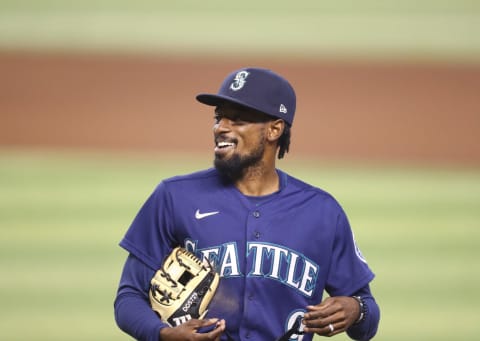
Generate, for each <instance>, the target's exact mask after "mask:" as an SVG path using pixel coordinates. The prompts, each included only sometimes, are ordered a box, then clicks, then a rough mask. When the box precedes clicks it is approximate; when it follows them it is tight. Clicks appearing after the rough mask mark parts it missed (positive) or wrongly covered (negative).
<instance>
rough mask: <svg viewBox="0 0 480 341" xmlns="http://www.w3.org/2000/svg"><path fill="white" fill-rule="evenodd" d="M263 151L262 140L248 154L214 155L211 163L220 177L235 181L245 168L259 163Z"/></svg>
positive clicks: (243, 173)
mask: <svg viewBox="0 0 480 341" xmlns="http://www.w3.org/2000/svg"><path fill="white" fill-rule="evenodd" d="M264 151H265V143H264V142H262V143H260V144H259V146H258V147H257V149H255V150H253V151H252V152H251V153H250V154H248V155H244V156H241V155H238V154H234V155H233V156H232V157H230V158H224V157H221V156H220V157H219V156H218V155H215V160H214V162H213V164H214V166H215V168H216V169H217V171H218V172H219V173H220V175H222V177H224V178H226V179H227V180H230V181H232V182H236V181H237V180H240V179H241V178H242V177H243V176H244V175H245V172H246V170H247V169H249V168H251V167H254V166H257V165H259V164H260V163H261V161H262V158H263V153H264Z"/></svg>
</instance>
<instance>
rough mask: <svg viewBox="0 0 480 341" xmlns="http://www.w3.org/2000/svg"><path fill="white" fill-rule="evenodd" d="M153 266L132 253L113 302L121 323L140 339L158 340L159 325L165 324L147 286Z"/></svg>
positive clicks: (116, 316)
mask: <svg viewBox="0 0 480 341" xmlns="http://www.w3.org/2000/svg"><path fill="white" fill-rule="evenodd" d="M152 276H153V270H151V269H150V268H148V267H147V266H146V265H145V264H144V263H142V262H141V261H140V260H138V259H137V258H135V257H133V256H132V255H129V257H128V258H127V261H126V262H125V265H124V268H123V272H122V277H121V278H120V284H119V287H118V292H117V296H116V299H115V303H114V310H115V321H116V322H117V325H118V327H119V328H120V329H121V330H123V331H124V332H125V333H127V334H129V335H131V336H132V337H134V338H135V339H137V340H145V341H158V340H159V338H160V337H159V335H160V329H161V328H162V327H165V326H166V324H165V323H163V322H162V321H161V320H160V319H159V317H158V316H157V314H156V313H155V312H154V311H153V310H152V308H151V307H150V302H149V299H148V288H149V283H150V278H151V277H152Z"/></svg>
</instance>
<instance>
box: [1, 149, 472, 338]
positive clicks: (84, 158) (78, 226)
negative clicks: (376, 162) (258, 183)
mask: <svg viewBox="0 0 480 341" xmlns="http://www.w3.org/2000/svg"><path fill="white" fill-rule="evenodd" d="M209 165H210V160H209V158H208V157H207V158H206V159H204V158H200V157H192V156H191V155H183V156H182V155H180V156H177V157H173V156H172V155H146V154H143V155H139V154H129V153H124V154H120V153H116V154H102V153H99V152H95V153H93V152H84V153H67V151H63V152H61V151H60V152H52V151H50V152H49V151H41V150H37V151H30V152H28V151H21V150H7V149H0V231H1V233H0V272H1V274H2V275H1V277H0V302H1V304H0V339H2V340H29V339H35V340H67V339H68V340H129V339H130V338H129V337H127V336H126V335H124V334H123V333H122V332H120V331H119V330H118V329H117V327H116V325H115V323H114V319H113V308H112V307H113V299H114V295H115V290H116V286H117V281H118V278H119V275H120V271H121V266H122V264H123V260H124V258H125V256H126V254H125V252H124V251H123V250H121V249H120V247H118V246H117V244H118V242H119V240H120V238H121V237H122V235H123V234H124V232H125V230H126V229H127V227H128V225H129V224H130V222H131V220H132V219H133V216H134V215H135V213H136V212H137V210H138V209H139V207H140V205H141V204H142V203H143V202H144V200H145V199H146V197H147V196H148V195H149V194H150V192H151V191H152V190H153V188H154V186H155V185H156V184H157V183H158V182H159V181H160V180H161V179H162V178H164V177H167V176H171V175H175V174H179V173H187V172H190V171H193V170H196V169H198V168H204V167H208V166H209ZM280 167H281V168H283V169H285V170H287V171H289V172H290V173H292V174H294V175H296V176H298V177H301V178H303V179H306V180H307V181H309V182H311V183H313V184H316V185H318V186H320V187H322V188H324V189H326V190H328V191H330V192H331V193H333V194H334V195H335V196H336V197H337V199H338V200H339V201H340V202H341V203H342V205H343V206H344V207H345V209H346V211H347V212H348V214H349V217H350V220H351V223H352V226H353V228H354V231H355V233H356V238H357V241H358V242H359V244H360V246H361V248H362V251H363V253H364V255H365V256H366V257H367V259H368V260H369V263H370V265H371V267H372V268H373V269H374V271H375V272H376V274H377V278H376V279H375V281H374V282H373V285H372V286H373V290H374V292H375V293H376V297H377V299H378V301H379V304H380V306H381V308H382V320H381V326H380V331H379V334H378V336H377V338H376V339H377V340H389V341H396V340H398V341H400V340H402V341H403V340H422V341H428V340H475V339H477V338H478V333H479V332H480V327H479V324H478V317H479V314H478V306H479V304H480V298H479V295H478V288H479V287H480V273H479V271H478V264H479V262H480V248H479V241H480V229H479V227H480V171H479V170H478V169H470V170H469V169H452V168H433V167H432V168H420V167H419V168H415V167H393V166H362V165H346V164H344V165H339V164H337V165H333V164H330V165H328V164H321V163H319V162H306V161H303V160H295V159H293V158H290V159H289V157H287V159H286V160H285V161H282V163H281V164H280ZM317 339H318V340H320V338H317ZM334 340H339V341H340V340H347V338H346V337H344V336H337V337H335V338H334Z"/></svg>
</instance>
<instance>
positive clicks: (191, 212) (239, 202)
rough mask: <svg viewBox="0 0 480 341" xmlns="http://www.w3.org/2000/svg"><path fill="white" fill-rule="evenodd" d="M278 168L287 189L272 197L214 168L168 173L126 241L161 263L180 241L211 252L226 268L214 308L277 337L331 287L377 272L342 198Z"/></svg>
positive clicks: (337, 291)
mask: <svg viewBox="0 0 480 341" xmlns="http://www.w3.org/2000/svg"><path fill="white" fill-rule="evenodd" d="M277 172H278V175H279V178H280V190H279V191H278V192H276V193H274V194H271V195H268V196H265V197H248V196H245V195H243V194H242V193H240V192H239V191H238V189H236V188H235V187H234V186H233V185H232V184H230V183H225V182H223V181H222V178H221V177H220V176H219V174H218V172H217V171H216V170H215V169H208V170H204V171H200V172H196V173H193V174H190V175H185V176H177V177H173V178H170V179H166V180H164V181H162V182H161V183H160V184H159V185H158V187H157V188H156V189H155V191H154V192H153V193H152V195H151V196H150V197H149V199H148V200H147V201H146V202H145V204H144V205H143V207H142V208H141V210H140V211H139V213H138V215H137V216H136V217H135V219H134V221H133V223H132V225H131V227H130V229H129V230H128V231H127V233H126V235H125V237H124V238H123V240H122V241H121V243H120V245H121V246H122V247H124V248H125V249H126V250H128V251H129V252H130V253H132V254H133V255H135V256H136V257H137V258H139V259H140V260H141V261H142V262H144V263H145V264H146V265H147V266H149V267H151V268H152V269H154V270H155V269H157V268H159V267H160V265H161V264H162V262H163V260H164V258H165V257H166V255H167V254H168V253H169V252H170V251H171V249H172V248H174V247H175V246H177V245H181V246H183V247H185V248H187V249H188V250H189V251H192V252H194V253H196V254H197V255H198V256H199V257H206V258H207V259H208V260H209V261H210V262H211V263H212V264H214V266H215V267H216V269H217V271H218V272H219V274H220V275H221V277H222V278H221V281H220V285H219V288H218V290H217V293H216V295H215V298H214V300H213V301H212V303H211V305H210V307H209V312H208V316H210V317H218V318H223V319H225V320H226V323H227V328H228V330H229V332H230V333H231V334H232V335H236V336H237V337H234V338H235V339H244V338H250V339H254V340H274V339H275V338H277V337H278V336H280V335H282V334H283V333H284V332H285V331H286V330H287V329H289V328H290V327H291V325H293V323H294V321H295V319H296V318H297V317H298V316H299V315H303V313H304V312H305V310H306V309H305V307H306V306H307V305H315V304H318V303H320V302H321V301H322V296H323V293H324V290H326V291H327V292H328V294H329V295H331V296H343V295H345V296H349V295H352V294H353V293H354V292H355V291H357V290H359V289H361V288H363V287H364V286H365V285H367V284H368V283H369V282H370V281H371V280H372V279H373V277H374V275H373V273H372V272H371V270H370V269H369V267H368V265H367V263H366V262H365V260H364V259H363V258H362V256H361V254H360V252H359V250H358V248H357V247H356V245H355V241H354V238H353V234H352V231H351V229H350V226H349V223H348V220H347V217H346V215H345V213H344V211H343V209H342V208H341V206H340V205H339V204H338V202H337V201H336V200H335V199H334V198H333V197H332V196H331V195H330V194H328V193H326V192H325V191H323V190H321V189H319V188H316V187H313V186H311V185H309V184H306V183H305V182H302V181H300V180H298V179H296V178H294V177H292V176H290V175H288V174H286V173H284V172H282V171H280V170H277ZM312 337H313V336H312V335H311V334H310V335H302V336H299V337H298V340H301V339H303V340H305V341H306V340H311V339H312Z"/></svg>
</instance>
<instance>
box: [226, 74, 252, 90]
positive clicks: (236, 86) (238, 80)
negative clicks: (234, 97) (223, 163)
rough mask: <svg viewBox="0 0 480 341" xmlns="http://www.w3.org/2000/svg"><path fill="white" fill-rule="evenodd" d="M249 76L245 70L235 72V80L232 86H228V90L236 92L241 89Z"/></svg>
mask: <svg viewBox="0 0 480 341" xmlns="http://www.w3.org/2000/svg"><path fill="white" fill-rule="evenodd" d="M249 74H250V73H249V72H248V71H245V70H244V71H240V72H237V74H236V75H235V79H234V80H233V82H232V84H230V89H232V90H233V91H238V90H240V89H241V88H243V86H244V85H245V83H246V82H247V77H248V75H249Z"/></svg>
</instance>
